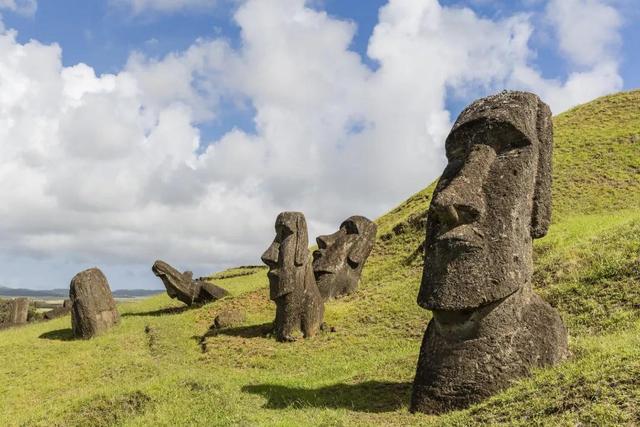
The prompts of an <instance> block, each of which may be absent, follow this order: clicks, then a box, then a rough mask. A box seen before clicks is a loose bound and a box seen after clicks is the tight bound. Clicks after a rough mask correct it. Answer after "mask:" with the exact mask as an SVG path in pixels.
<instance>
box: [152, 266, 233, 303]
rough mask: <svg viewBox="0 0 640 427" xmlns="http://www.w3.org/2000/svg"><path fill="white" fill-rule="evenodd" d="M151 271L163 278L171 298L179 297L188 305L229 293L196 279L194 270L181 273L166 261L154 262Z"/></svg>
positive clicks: (214, 299)
mask: <svg viewBox="0 0 640 427" xmlns="http://www.w3.org/2000/svg"><path fill="white" fill-rule="evenodd" d="M151 271H153V274H155V275H156V276H158V277H159V278H160V280H162V283H164V287H165V288H166V289H167V294H168V295H169V296H170V297H171V298H177V299H178V300H179V301H182V302H183V303H185V304H187V305H188V306H192V305H200V304H205V303H207V302H211V301H216V300H219V299H220V298H222V297H225V296H227V295H229V292H227V291H226V290H224V289H222V288H221V287H219V286H216V285H214V284H213V283H209V282H205V281H203V280H194V279H193V273H192V272H190V271H185V272H184V273H180V272H179V271H178V270H176V269H175V268H173V267H171V266H170V265H169V264H167V263H166V262H164V261H160V260H158V261H156V262H155V263H153V267H151Z"/></svg>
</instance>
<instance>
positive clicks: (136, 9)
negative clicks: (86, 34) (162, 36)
mask: <svg viewBox="0 0 640 427" xmlns="http://www.w3.org/2000/svg"><path fill="white" fill-rule="evenodd" d="M0 1H11V0H0ZM110 1H111V2H112V3H113V4H116V5H119V6H125V7H127V8H129V9H130V10H131V12H132V13H133V14H134V15H138V14H141V13H145V12H160V13H171V12H179V11H184V10H189V9H196V10H197V9H207V8H211V7H213V6H215V4H216V1H215V0H110Z"/></svg>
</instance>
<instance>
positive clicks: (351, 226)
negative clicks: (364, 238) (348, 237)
mask: <svg viewBox="0 0 640 427" xmlns="http://www.w3.org/2000/svg"><path fill="white" fill-rule="evenodd" d="M341 228H342V229H344V230H345V231H346V232H347V234H358V227H357V226H356V225H355V223H353V222H352V221H347V222H345V223H343V224H342V227H341Z"/></svg>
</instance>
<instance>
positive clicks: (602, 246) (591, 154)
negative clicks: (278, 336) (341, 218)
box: [0, 91, 640, 426]
mask: <svg viewBox="0 0 640 427" xmlns="http://www.w3.org/2000/svg"><path fill="white" fill-rule="evenodd" d="M555 125H556V127H555V129H556V139H555V144H556V145H555V158H554V168H555V170H554V177H555V181H554V204H555V208H556V209H555V212H554V223H553V225H552V227H551V230H550V232H549V235H548V236H547V237H546V238H544V239H541V240H539V241H537V242H536V245H535V258H536V260H535V262H536V271H535V276H534V282H535V286H536V288H537V291H538V292H539V293H540V294H542V295H543V297H544V298H545V299H547V300H548V301H549V302H551V303H552V304H553V305H554V306H556V307H557V308H558V309H559V310H560V311H561V313H562V316H563V318H564V321H565V322H566V324H567V325H568V327H569V332H570V348H571V351H572V353H573V357H572V359H571V360H569V361H567V362H565V363H563V364H561V365H559V366H557V367H554V368H550V369H545V370H539V371H536V372H534V374H533V375H532V376H531V377H530V378H526V379H523V380H520V381H518V382H516V383H514V385H513V386H512V387H511V388H509V389H508V390H506V391H504V392H503V393H501V394H499V395H497V396H495V397H493V398H491V399H489V400H487V401H486V402H484V403H482V404H479V405H476V406H474V407H472V408H469V409H468V410H464V411H458V412H453V413H450V414H447V415H444V416H440V417H435V416H427V415H412V414H410V413H409V412H408V410H407V407H408V401H409V394H410V390H411V382H412V380H413V375H414V370H415V366H416V360H417V356H418V350H419V347H420V340H421V338H422V334H423V332H424V329H425V327H426V324H427V322H428V320H429V313H428V312H427V311H424V310H421V309H420V308H418V307H417V305H416V303H415V298H416V294H417V289H418V286H419V282H420V275H421V263H422V254H421V245H422V241H423V237H424V236H423V234H424V233H423V221H424V218H425V215H426V210H427V206H428V203H429V199H430V195H431V191H432V187H428V188H426V189H425V190H423V191H421V192H419V193H417V194H415V195H414V196H412V197H411V198H409V199H408V200H407V201H405V202H404V203H402V204H401V205H400V206H398V207H397V208H395V209H394V210H392V211H391V212H389V213H388V214H386V215H384V216H383V217H381V218H379V219H378V220H377V222H378V224H379V234H378V241H377V243H376V246H375V248H374V251H373V253H372V255H371V257H370V258H369V261H368V264H367V266H366V268H365V270H364V273H363V279H362V283H361V285H360V289H359V291H358V292H357V294H355V295H353V296H350V297H347V298H344V299H341V300H339V301H335V302H330V303H328V304H327V307H326V319H325V320H326V322H327V323H328V324H329V325H331V326H333V327H335V332H328V331H327V332H323V333H322V334H321V335H320V336H318V337H316V338H314V339H313V340H306V341H304V340H299V341H297V342H295V343H292V344H280V343H277V342H275V341H274V340H273V339H271V338H268V337H265V335H264V333H265V330H266V325H267V324H268V323H269V322H270V321H271V320H272V319H273V315H274V306H273V305H272V303H271V302H270V301H269V299H268V292H267V288H266V286H267V280H266V274H265V272H266V270H265V269H262V268H238V269H232V270H228V271H226V272H222V273H218V274H217V275H214V276H213V280H214V281H215V282H216V283H217V284H219V285H221V286H224V287H225V288H227V289H228V290H230V292H231V293H232V297H230V298H227V299H224V300H222V301H218V302H215V303H212V304H209V305H206V306H204V307H202V308H199V309H193V310H188V309H184V308H182V307H181V306H180V304H179V303H176V302H175V301H172V300H170V299H169V298H168V297H167V296H166V295H159V296H156V297H152V298H149V299H147V300H144V301H142V302H136V303H128V304H122V305H121V306H120V311H121V313H122V314H123V316H122V323H121V325H120V326H118V327H117V328H115V329H113V330H112V331H110V332H109V333H107V334H105V335H103V336H101V337H99V338H96V339H93V340H90V341H74V340H71V332H70V329H69V318H68V317H67V318H63V319H57V320H54V321H51V322H48V323H41V324H35V325H30V326H27V327H24V328H20V329H12V330H7V331H2V332H0V425H3V426H4V425H7V426H12V425H47V426H51V425H54V426H56V425H61V426H62V425H64V426H67V425H69V426H73V425H94V426H101V425H103V426H106V425H120V424H123V425H131V426H135V425H220V424H233V425H247V426H249V425H290V426H298V425H398V426H400V425H451V426H465V425H474V424H477V425H481V424H486V425H496V424H505V425H522V426H529V425H578V424H579V425H625V424H626V425H638V424H640V91H635V92H628V93H621V94H617V95H613V96H608V97H604V98H601V99H598V100H596V101H593V102H591V103H589V104H586V105H583V106H580V107H577V108H574V109H573V110H571V111H568V112H566V113H563V114H561V115H560V116H558V117H556V118H555ZM266 243H267V242H265V245H266ZM230 307H233V308H239V309H243V310H245V311H246V312H247V319H246V321H245V322H244V324H242V325H240V326H238V327H234V328H229V329H224V330H221V331H220V332H219V333H218V334H216V335H212V334H210V333H207V331H208V327H209V325H210V324H211V322H212V320H213V318H214V317H215V315H216V314H217V313H219V312H220V311H222V310H224V309H227V308H230Z"/></svg>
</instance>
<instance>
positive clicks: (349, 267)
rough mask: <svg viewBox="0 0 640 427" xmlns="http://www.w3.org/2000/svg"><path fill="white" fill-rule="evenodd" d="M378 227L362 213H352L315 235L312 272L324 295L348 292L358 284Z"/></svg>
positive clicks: (333, 296) (337, 294)
mask: <svg viewBox="0 0 640 427" xmlns="http://www.w3.org/2000/svg"><path fill="white" fill-rule="evenodd" d="M377 229H378V227H377V226H376V224H375V223H374V222H373V221H370V220H369V219H367V218H365V217H363V216H357V215H355V216H352V217H349V218H347V219H346V220H344V221H343V222H342V224H340V228H339V229H338V231H336V232H335V233H333V234H329V235H326V236H319V237H317V238H316V242H317V243H318V249H317V250H316V251H314V252H313V273H314V275H315V278H316V282H317V283H318V288H319V289H320V293H321V294H322V297H323V298H324V299H327V298H335V297H338V296H341V295H348V294H351V293H353V292H355V290H356V289H357V287H358V281H359V280H360V274H361V273H362V267H363V266H364V263H365V261H366V260H367V258H368V257H369V254H370V253H371V249H373V245H374V243H375V239H376V231H377Z"/></svg>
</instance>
